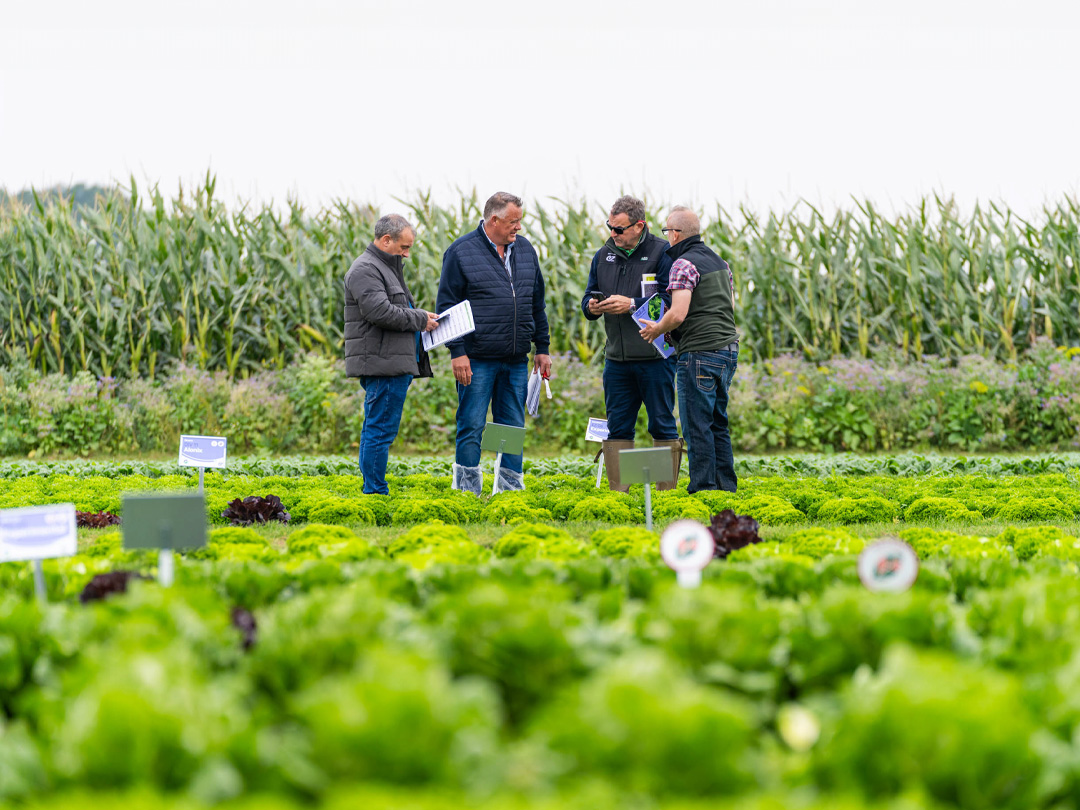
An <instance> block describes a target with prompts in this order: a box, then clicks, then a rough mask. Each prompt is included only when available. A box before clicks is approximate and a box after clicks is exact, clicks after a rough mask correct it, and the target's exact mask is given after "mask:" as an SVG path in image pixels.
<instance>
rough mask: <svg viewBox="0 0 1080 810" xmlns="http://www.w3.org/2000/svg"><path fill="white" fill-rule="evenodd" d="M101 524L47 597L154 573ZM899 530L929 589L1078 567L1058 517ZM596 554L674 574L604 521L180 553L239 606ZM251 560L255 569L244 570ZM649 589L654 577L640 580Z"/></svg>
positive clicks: (765, 547) (818, 571)
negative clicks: (424, 575)
mask: <svg viewBox="0 0 1080 810" xmlns="http://www.w3.org/2000/svg"><path fill="white" fill-rule="evenodd" d="M361 533H362V530H361ZM94 534H96V535H97V536H96V537H94V538H93V539H92V540H91V541H90V542H89V543H88V544H86V545H85V547H84V548H83V550H82V551H81V552H80V553H79V554H77V555H75V556H73V557H68V558H61V559H56V560H49V561H46V562H45V563H44V564H43V571H44V575H45V583H46V590H47V594H48V596H49V598H50V599H53V600H60V601H63V600H74V599H76V598H78V597H79V595H80V594H82V592H83V590H84V588H86V586H87V583H88V582H90V580H91V579H92V578H93V577H95V576H96V575H99V574H107V573H109V572H111V571H115V570H130V571H135V572H139V573H142V574H146V575H148V576H150V577H153V576H154V575H155V574H156V566H157V562H158V557H157V554H156V553H154V552H149V551H128V550H125V549H124V548H123V540H122V536H121V534H120V533H119V532H100V533H98V532H95V533H94ZM890 536H894V537H899V538H900V539H902V540H904V541H905V542H907V543H908V544H909V545H910V546H911V547H912V548H913V549H914V550H915V552H916V554H917V555H918V556H919V558H920V560H921V561H922V569H921V572H920V580H919V581H920V587H923V588H928V589H932V590H934V591H937V592H943V593H952V594H955V595H958V596H962V595H963V593H964V592H965V591H966V590H967V589H968V588H969V587H970V586H971V584H972V582H973V581H976V582H978V581H980V580H979V579H978V578H979V577H989V578H990V580H989V581H994V582H999V581H1002V580H1003V579H1008V578H1012V577H1015V576H1016V574H1015V569H1016V568H1018V567H1024V566H1031V565H1035V564H1038V565H1040V566H1042V565H1048V566H1050V567H1051V568H1064V570H1071V569H1070V566H1072V568H1075V567H1076V565H1078V564H1080V538H1077V537H1076V536H1073V535H1071V534H1069V533H1068V532H1066V531H1065V530H1064V529H1062V528H1060V527H1057V526H1007V527H1005V528H1004V529H1003V530H1001V531H999V532H998V533H996V534H991V535H988V536H987V535H974V534H961V533H957V532H952V531H947V530H941V529H932V528H926V527H910V528H905V529H901V530H900V531H899V532H898V533H897V534H896V535H890ZM875 539H876V538H874V537H861V536H857V535H855V534H853V533H851V532H849V531H848V530H846V529H844V528H842V527H833V528H820V527H813V528H804V529H797V530H795V531H792V532H789V533H785V534H781V535H777V536H775V537H773V538H771V539H766V540H764V541H762V542H758V543H755V544H752V545H749V546H746V547H744V548H740V549H737V550H735V551H733V552H731V553H730V554H729V555H728V556H727V558H726V559H724V560H716V561H714V562H713V563H712V564H711V565H710V567H709V568H707V569H706V576H707V577H709V578H713V579H715V578H726V579H727V580H729V581H730V580H731V579H732V578H733V577H734V578H735V580H737V581H738V582H739V583H741V584H748V585H753V586H754V587H760V588H763V589H764V590H765V591H767V592H768V593H770V594H779V595H787V596H792V597H795V596H798V595H799V594H801V593H804V592H819V591H820V589H821V587H823V586H824V585H826V584H828V583H829V582H833V581H835V582H838V583H847V584H853V585H855V584H858V582H859V579H858V576H857V573H856V565H855V555H857V554H858V553H859V552H861V551H862V550H863V548H865V547H866V545H867V544H869V543H872V542H874V540H875ZM589 561H591V562H592V563H595V564H596V565H598V566H601V567H603V566H606V565H614V564H622V563H633V564H634V565H639V566H642V567H643V568H642V572H641V573H639V574H636V575H635V576H637V577H639V578H640V577H645V578H647V579H648V580H649V582H652V581H653V580H655V579H657V578H659V579H670V577H671V575H670V573H669V572H668V571H667V569H666V568H665V567H664V566H663V564H662V563H661V561H660V553H659V535H658V534H657V533H655V532H650V531H647V530H646V529H644V528H642V527H640V526H620V527H612V528H601V529H596V530H594V531H592V532H591V533H589V534H588V535H587V536H586V537H581V536H580V535H573V534H571V533H570V532H568V531H566V530H564V529H562V528H559V527H557V526H552V525H550V524H534V523H521V524H518V525H515V526H513V527H507V528H506V529H505V530H504V531H503V533H502V534H501V536H499V537H498V538H497V539H496V540H495V541H494V542H493V543H492V544H491V545H490V546H488V545H483V544H481V543H479V542H476V541H475V540H474V539H473V538H472V537H471V536H470V535H469V533H468V532H467V531H466V530H465V529H464V528H462V527H460V526H453V525H447V524H444V523H442V522H441V521H432V522H429V523H424V524H418V525H416V526H413V527H411V528H409V529H408V530H406V531H404V532H402V533H401V534H399V535H397V536H396V537H394V538H393V539H390V540H388V541H386V542H385V544H384V545H380V544H377V543H374V542H372V541H370V540H369V539H365V538H364V537H362V536H360V535H358V534H357V533H356V532H354V531H353V530H351V529H349V528H346V527H343V526H332V525H324V524H308V525H307V526H305V527H304V528H301V529H296V530H294V531H293V532H291V533H290V534H289V535H288V537H287V538H286V541H285V543H284V546H282V545H281V544H279V543H276V542H273V541H270V540H268V539H267V538H266V536H265V535H264V533H260V532H258V531H255V530H254V529H251V528H247V527H231V526H230V527H221V528H216V529H213V530H211V531H210V533H209V537H208V543H207V545H206V546H205V547H204V548H201V549H197V550H193V551H190V552H187V553H186V554H184V555H183V557H182V559H181V562H180V570H181V572H184V571H189V570H190V571H203V570H204V569H205V567H206V566H207V565H210V564H212V563H222V564H227V565H228V566H233V567H227V568H224V569H221V570H222V571H223V572H226V573H227V575H228V577H227V578H228V581H229V583H230V584H229V585H227V586H226V587H228V588H231V589H232V590H230V593H231V596H232V598H233V600H234V601H235V602H236V603H237V604H239V605H242V606H244V607H245V608H250V607H253V606H257V605H260V604H263V602H264V601H265V599H266V598H267V594H274V595H276V594H278V593H281V592H283V591H285V590H286V589H288V588H293V587H296V585H294V584H292V583H294V582H307V583H312V584H320V583H322V584H334V583H339V582H341V581H344V580H343V577H345V576H346V575H345V574H342V572H341V571H342V566H349V565H360V566H368V568H369V569H370V570H372V571H378V572H382V571H384V570H390V569H401V570H403V571H405V572H422V571H429V570H432V569H440V568H446V567H450V568H466V569H467V568H475V567H477V566H500V565H510V564H517V563H520V564H525V565H528V564H532V563H538V564H545V565H546V564H552V565H561V564H568V563H584V562H589ZM247 564H250V565H251V566H252V567H251V568H250V570H248V569H244V568H243V566H244V565H247ZM650 567H651V568H653V569H655V570H649V569H650ZM646 571H648V573H647V574H646V573H645V572H646ZM183 575H185V574H183V573H182V576H183ZM191 575H192V576H195V575H196V574H191ZM453 576H457V574H454V575H453ZM973 577H975V579H974V580H973ZM646 587H651V585H649V586H645V585H641V584H640V583H639V584H638V585H635V588H638V589H641V588H646ZM0 588H3V589H6V590H8V591H9V592H11V593H19V594H21V595H22V596H24V597H26V598H29V597H30V595H31V594H32V593H33V580H32V574H31V569H30V567H29V565H28V564H9V565H4V566H0Z"/></svg>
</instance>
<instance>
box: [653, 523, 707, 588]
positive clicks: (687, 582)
mask: <svg viewBox="0 0 1080 810" xmlns="http://www.w3.org/2000/svg"><path fill="white" fill-rule="evenodd" d="M715 550H716V543H715V541H714V540H713V536H712V532H711V531H709V529H708V527H707V526H705V525H703V524H701V523H698V522H697V521H696V520H676V521H675V522H674V523H672V524H671V525H670V526H668V527H667V528H666V529H664V533H663V534H662V535H660V556H661V557H663V558H664V562H665V563H667V565H668V568H670V569H672V570H673V571H674V572H675V578H676V579H677V580H678V583H679V584H680V585H681V586H682V587H684V588H696V587H698V585H700V584H701V572H702V570H703V569H704V568H705V566H706V565H708V564H709V563H710V562H712V558H713V553H714V552H715Z"/></svg>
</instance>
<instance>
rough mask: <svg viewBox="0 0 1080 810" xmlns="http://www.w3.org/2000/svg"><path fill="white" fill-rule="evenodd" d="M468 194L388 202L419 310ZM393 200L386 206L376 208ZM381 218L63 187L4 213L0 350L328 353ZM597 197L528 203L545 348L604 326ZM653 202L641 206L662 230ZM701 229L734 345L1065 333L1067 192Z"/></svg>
mask: <svg viewBox="0 0 1080 810" xmlns="http://www.w3.org/2000/svg"><path fill="white" fill-rule="evenodd" d="M481 204H482V201H481V200H478V198H477V196H476V194H475V193H473V194H472V195H471V196H463V197H462V199H461V200H460V202H459V203H458V205H457V206H456V207H453V208H444V207H441V206H439V205H436V204H434V203H433V202H432V201H431V199H430V197H429V196H425V195H422V194H421V195H417V196H416V197H415V198H414V199H413V200H412V201H405V202H403V203H401V204H400V205H398V206H394V207H395V208H397V210H399V211H401V212H402V213H405V214H406V215H407V216H408V217H409V218H410V219H411V220H412V221H413V222H415V223H416V225H417V243H416V246H415V247H414V249H413V252H412V256H411V258H410V259H409V260H408V262H407V265H406V272H407V274H408V278H409V283H410V286H411V287H412V290H413V293H414V295H415V296H416V298H417V300H418V303H419V305H420V306H426V307H433V306H434V302H435V295H436V290H437V288H438V281H439V270H440V266H441V260H442V253H443V251H444V250H445V249H446V247H447V246H448V245H449V244H450V242H452V241H453V240H454V239H455V238H457V237H458V236H460V235H461V234H462V233H464V232H466V231H468V230H471V229H472V228H474V227H476V223H477V222H478V220H479V219H480V205H481ZM388 210H389V209H388ZM378 214H379V212H378V211H376V210H375V209H374V208H372V207H370V206H359V205H355V204H353V203H350V202H347V201H338V202H336V203H334V204H333V205H331V206H330V207H328V208H326V209H323V210H320V211H317V212H314V213H308V212H307V211H306V210H305V209H304V208H303V207H302V206H301V205H299V204H298V203H295V202H291V203H289V205H288V206H287V210H284V211H279V210H276V209H274V208H273V207H270V206H264V207H261V208H258V209H253V208H251V207H250V206H242V207H234V208H233V209H232V210H230V209H229V208H227V207H226V205H225V204H224V203H223V202H222V201H220V200H219V199H218V198H216V197H215V180H214V179H213V178H212V177H209V176H208V177H207V178H206V180H205V182H204V183H203V184H202V185H200V186H199V187H197V188H196V189H194V190H193V191H190V192H187V193H185V192H184V191H181V192H180V193H179V195H178V197H177V198H176V199H174V200H166V199H165V198H164V197H163V196H162V194H161V193H160V192H159V190H158V189H157V187H152V188H151V189H149V191H148V193H147V194H146V195H145V197H144V196H143V195H140V193H139V191H138V189H137V187H136V184H135V183H134V181H132V183H131V186H130V188H129V189H124V190H120V189H115V190H113V191H112V192H110V193H109V194H108V195H105V196H103V197H99V198H98V201H97V204H96V205H95V206H94V207H77V208H72V206H71V205H69V204H68V203H65V202H64V201H63V200H59V201H50V202H48V203H47V204H46V203H43V202H41V201H40V200H36V204H35V205H33V206H22V205H20V204H17V203H15V204H12V205H10V206H6V207H4V208H2V209H0V362H3V363H5V364H10V363H12V362H15V361H17V360H19V359H20V358H28V359H29V362H30V363H31V364H32V365H33V366H34V367H36V368H38V369H40V370H42V371H44V372H63V373H74V372H76V371H80V370H88V371H90V372H92V373H94V374H97V375H100V376H106V377H115V376H118V377H140V376H141V377H153V376H155V375H156V374H159V373H161V372H162V370H163V369H165V368H166V367H167V366H169V365H171V364H175V363H178V362H182V363H185V364H187V365H190V366H195V367H198V368H205V369H211V370H218V369H225V370H227V371H228V372H229V374H230V375H232V376H234V377H236V376H241V377H242V376H245V375H247V374H249V373H250V372H252V371H254V370H257V369H261V368H282V367H284V366H285V365H286V364H289V363H291V362H292V361H293V359H294V358H295V357H297V356H298V355H299V354H302V353H306V352H312V351H314V352H319V353H323V354H326V355H329V356H333V357H338V356H340V355H341V354H342V306H343V292H342V283H341V279H342V277H343V275H344V273H345V271H346V270H347V269H348V267H349V265H350V264H351V263H352V261H353V259H354V258H355V257H356V256H357V255H359V253H360V252H361V251H362V250H363V249H364V247H365V246H366V245H367V244H368V242H369V241H370V239H371V236H372V228H373V225H374V222H375V220H376V218H377V217H378ZM605 215H606V205H604V204H599V203H589V202H584V201H583V202H579V203H565V202H560V201H551V202H549V203H546V204H542V203H540V202H527V204H526V228H525V231H524V233H525V235H526V236H527V237H528V238H529V240H530V241H531V242H532V243H533V245H534V246H535V247H536V249H537V251H538V252H539V254H540V259H541V266H542V268H543V271H544V276H545V280H546V283H547V307H548V318H549V321H550V323H551V332H552V351H555V352H571V353H573V354H575V355H576V356H578V357H580V358H581V359H582V360H585V361H589V360H593V359H599V358H600V356H602V351H603V343H604V333H603V328H602V327H601V325H599V324H597V323H590V322H588V321H586V320H585V319H584V318H583V317H582V316H581V314H580V311H579V309H578V306H579V302H580V300H581V297H582V295H583V294H584V291H585V284H586V280H587V277H588V271H589V263H590V261H591V258H592V255H593V253H594V252H595V251H596V249H597V248H598V247H599V246H600V245H601V244H602V243H603V241H604V239H606V238H607V233H606V231H604V230H603V227H602V226H603V223H604V219H605ZM661 216H662V213H661V211H660V210H659V209H654V211H653V216H652V220H651V224H652V227H653V229H654V230H658V224H659V223H660V222H661V219H660V217H661ZM706 221H708V222H710V223H711V224H709V225H708V226H707V228H706V231H705V234H704V238H705V240H706V242H707V243H708V244H710V245H711V246H712V247H713V248H714V249H715V250H717V252H719V253H720V254H721V255H722V256H723V257H724V258H725V259H727V261H728V262H729V263H730V264H731V266H732V268H733V271H734V275H735V283H736V291H735V295H736V306H737V311H736V317H737V320H738V325H739V328H740V330H741V331H742V332H743V334H744V341H743V350H744V351H746V350H749V351H750V352H752V353H753V354H754V355H755V356H758V357H773V356H776V355H778V354H782V353H788V352H796V353H801V354H803V355H805V356H806V357H808V358H811V359H823V358H826V357H829V356H834V355H860V356H867V355H868V354H870V353H872V352H873V351H875V350H876V349H878V348H885V347H890V348H892V349H893V350H895V351H898V352H901V353H903V354H905V355H907V356H910V357H919V356H922V355H923V354H934V355H940V356H945V357H957V356H960V355H964V354H972V353H975V354H984V355H988V356H996V357H998V358H1000V359H1004V360H1016V359H1017V357H1018V355H1019V353H1021V352H1022V351H1023V350H1024V349H1025V348H1026V346H1028V345H1029V344H1030V342H1031V341H1032V340H1033V339H1034V338H1035V337H1037V336H1040V335H1046V336H1049V337H1051V338H1052V339H1053V340H1054V341H1056V342H1058V343H1059V344H1071V345H1075V344H1077V343H1078V342H1080V269H1078V260H1080V230H1078V229H1080V205H1078V203H1077V201H1076V200H1075V199H1071V198H1066V199H1065V200H1064V201H1063V202H1061V203H1059V204H1058V205H1056V206H1054V207H1049V206H1048V207H1046V208H1044V210H1043V211H1042V213H1041V215H1040V216H1039V218H1038V222H1027V221H1024V220H1022V219H1020V218H1019V217H1017V216H1016V215H1015V214H1014V213H1012V212H1010V211H1009V210H1008V209H1006V208H1002V207H999V206H995V205H990V206H987V207H983V206H979V207H976V208H975V210H974V211H972V212H971V213H970V214H968V215H966V216H965V215H963V214H962V213H961V212H960V211H959V210H958V208H957V206H956V205H955V204H954V203H953V202H952V201H950V200H942V199H939V198H934V199H933V200H923V201H921V202H920V203H919V204H918V205H917V206H916V207H914V208H912V209H910V210H909V211H908V212H907V213H905V214H902V215H899V216H895V217H891V218H890V217H886V216H883V215H882V214H881V213H879V212H878V211H876V210H875V209H874V208H873V207H872V206H871V205H869V204H861V205H857V206H856V207H855V209H854V210H850V211H840V212H837V213H836V214H835V215H833V216H831V217H826V216H824V215H822V214H821V213H820V212H819V211H817V210H816V209H814V208H813V207H811V206H809V205H808V204H806V203H801V204H799V205H798V206H796V207H795V208H794V209H792V210H790V211H786V212H780V213H770V214H769V215H768V216H767V217H760V216H757V215H755V214H754V213H753V212H751V211H749V210H746V209H743V208H740V209H739V210H738V211H737V212H735V213H734V214H732V213H730V212H727V211H725V210H723V209H721V208H717V209H716V210H715V211H714V212H712V215H711V216H708V217H706Z"/></svg>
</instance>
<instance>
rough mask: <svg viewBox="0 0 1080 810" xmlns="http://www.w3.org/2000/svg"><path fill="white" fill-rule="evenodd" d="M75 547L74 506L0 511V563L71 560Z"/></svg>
mask: <svg viewBox="0 0 1080 810" xmlns="http://www.w3.org/2000/svg"><path fill="white" fill-rule="evenodd" d="M76 545H77V544H76V533H75V506H74V505H73V504H70V503H60V504H52V505H49V506H26V507H22V508H20V509H4V510H3V511H0V562H13V561H15V560H48V559H51V558H52V557H70V556H72V555H73V554H75V552H76V550H77V548H76Z"/></svg>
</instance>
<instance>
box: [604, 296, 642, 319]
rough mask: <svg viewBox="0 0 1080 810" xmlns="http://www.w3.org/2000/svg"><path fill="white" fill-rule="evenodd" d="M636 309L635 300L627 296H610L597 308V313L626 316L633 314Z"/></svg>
mask: <svg viewBox="0 0 1080 810" xmlns="http://www.w3.org/2000/svg"><path fill="white" fill-rule="evenodd" d="M636 308H637V307H635V306H634V299H633V298H627V297H626V296H625V295H609V296H608V297H607V298H605V299H604V300H603V301H601V302H600V304H599V305H598V306H597V312H603V313H604V314H605V315H624V314H626V313H627V312H633V311H634V310H635V309H636Z"/></svg>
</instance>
